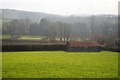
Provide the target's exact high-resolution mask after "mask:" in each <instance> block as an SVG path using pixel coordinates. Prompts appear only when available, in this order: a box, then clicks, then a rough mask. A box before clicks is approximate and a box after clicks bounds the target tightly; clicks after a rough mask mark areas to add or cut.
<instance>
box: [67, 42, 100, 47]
mask: <svg viewBox="0 0 120 80" xmlns="http://www.w3.org/2000/svg"><path fill="white" fill-rule="evenodd" d="M67 44H69V45H70V46H72V47H82V46H100V44H99V43H98V42H67Z"/></svg>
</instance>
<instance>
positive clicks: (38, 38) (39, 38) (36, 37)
mask: <svg viewBox="0 0 120 80" xmlns="http://www.w3.org/2000/svg"><path fill="white" fill-rule="evenodd" d="M42 38H43V37H41V36H21V37H20V38H19V39H22V40H41V39H42Z"/></svg>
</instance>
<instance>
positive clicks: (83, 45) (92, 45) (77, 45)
mask: <svg viewBox="0 0 120 80" xmlns="http://www.w3.org/2000/svg"><path fill="white" fill-rule="evenodd" d="M100 50H101V49H100V44H99V43H97V42H67V43H66V51H75V52H77V51H78V52H84V51H86V52H99V51H100Z"/></svg>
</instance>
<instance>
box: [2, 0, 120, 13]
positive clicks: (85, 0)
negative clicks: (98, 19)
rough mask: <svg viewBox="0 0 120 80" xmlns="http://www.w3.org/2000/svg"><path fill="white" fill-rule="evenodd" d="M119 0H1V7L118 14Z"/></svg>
mask: <svg viewBox="0 0 120 80" xmlns="http://www.w3.org/2000/svg"><path fill="white" fill-rule="evenodd" d="M118 1H119V0H1V5H0V8H3V9H6V8H7V9H17V10H27V11H37V12H45V13H50V14H58V15H80V14H117V13H118V11H117V10H118Z"/></svg>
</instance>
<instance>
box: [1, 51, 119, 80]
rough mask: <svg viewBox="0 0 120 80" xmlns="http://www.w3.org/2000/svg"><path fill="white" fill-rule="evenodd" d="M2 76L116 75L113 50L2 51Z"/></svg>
mask: <svg viewBox="0 0 120 80" xmlns="http://www.w3.org/2000/svg"><path fill="white" fill-rule="evenodd" d="M2 77H3V78H117V77H118V53H116V52H107V51H103V52H64V51H30V52H3V53H2Z"/></svg>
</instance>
